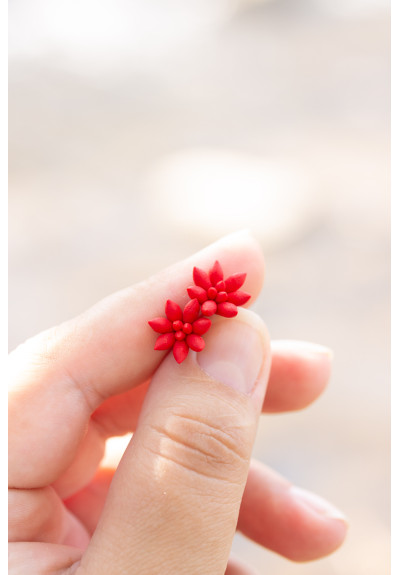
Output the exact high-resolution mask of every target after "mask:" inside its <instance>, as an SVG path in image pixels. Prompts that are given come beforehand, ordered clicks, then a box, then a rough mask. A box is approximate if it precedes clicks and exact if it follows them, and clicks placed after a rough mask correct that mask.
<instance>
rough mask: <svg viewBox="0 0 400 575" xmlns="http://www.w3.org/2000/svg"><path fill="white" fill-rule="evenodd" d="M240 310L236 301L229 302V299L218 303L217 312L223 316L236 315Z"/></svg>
mask: <svg viewBox="0 0 400 575" xmlns="http://www.w3.org/2000/svg"><path fill="white" fill-rule="evenodd" d="M237 313H238V310H237V307H236V306H235V304H234V303H229V302H227V301H225V302H223V303H219V304H218V308H217V314H218V315H222V316H223V317H235V315H237Z"/></svg>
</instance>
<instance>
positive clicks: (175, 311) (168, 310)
mask: <svg viewBox="0 0 400 575" xmlns="http://www.w3.org/2000/svg"><path fill="white" fill-rule="evenodd" d="M165 315H166V316H167V318H168V319H169V320H171V321H176V320H178V319H182V310H181V308H180V307H179V305H178V304H177V303H175V302H174V301H171V300H170V299H169V300H167V303H166V304H165Z"/></svg>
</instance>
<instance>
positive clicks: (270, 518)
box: [238, 461, 347, 561]
mask: <svg viewBox="0 0 400 575" xmlns="http://www.w3.org/2000/svg"><path fill="white" fill-rule="evenodd" d="M238 529H239V530H240V531H242V532H243V533H244V534H245V535H246V536H247V537H250V538H251V539H252V540H253V541H255V542H256V543H259V544H260V545H263V546H264V547H267V548H268V549H270V550H272V551H275V552H276V553H279V554H280V555H283V556H284V557H287V558H288V559H291V560H293V561H311V560H313V559H318V558H320V557H324V556H325V555H328V554H330V553H332V552H333V551H335V549H337V548H338V547H339V546H340V545H341V544H342V543H343V540H344V538H345V536H346V532H347V521H346V519H345V517H344V516H343V514H342V513H341V512H340V511H339V510H337V509H336V508H335V507H333V506H332V505H331V504H330V503H328V502H327V501H325V500H324V499H322V498H321V497H318V496H317V495H314V494H313V493H310V492H309V491H305V490H303V489H300V488H298V487H294V486H293V485H291V483H290V482H289V481H287V480H286V479H284V478H283V477H282V476H280V475H278V474H277V473H275V472H274V471H272V470H270V469H268V468H267V467H265V466H264V465H262V464H260V463H258V462H254V461H253V462H252V465H251V468H250V472H249V476H248V479H247V484H246V488H245V491H244V494H243V499H242V504H241V508H240V513H239V521H238Z"/></svg>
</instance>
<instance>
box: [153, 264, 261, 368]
mask: <svg viewBox="0 0 400 575" xmlns="http://www.w3.org/2000/svg"><path fill="white" fill-rule="evenodd" d="M245 279H246V274H245V273H236V274H233V275H231V276H229V277H228V278H226V280H224V274H223V272H222V268H221V265H220V264H219V262H218V261H216V262H215V263H214V265H213V267H212V268H211V269H210V271H209V273H207V272H205V271H203V270H201V269H199V268H196V267H195V268H193V280H194V283H195V285H194V286H191V287H189V288H188V289H187V292H188V294H189V296H190V297H191V298H192V299H191V300H190V301H189V302H188V303H187V304H186V305H185V307H184V308H183V310H182V309H181V308H180V306H179V305H178V304H177V303H175V302H173V301H171V300H167V303H166V304H165V315H166V317H157V318H155V319H152V320H150V321H149V322H148V323H149V325H150V327H152V329H154V331H155V332H157V333H159V334H160V335H159V336H158V338H157V341H156V345H155V347H154V349H155V350H169V349H171V348H172V353H173V355H174V358H175V359H176V361H177V362H178V363H182V361H184V360H185V359H186V357H187V355H188V353H189V349H192V350H193V351H196V352H199V351H202V350H203V349H204V346H205V342H204V339H203V338H202V337H201V336H202V335H204V334H205V333H206V332H207V331H208V330H209V329H210V327H211V320H210V319H209V316H212V315H214V314H218V315H221V316H224V317H228V318H229V317H234V316H236V315H237V313H238V311H237V306H240V305H243V304H245V303H246V302H247V301H248V300H249V299H250V297H251V296H250V294H248V293H246V292H244V291H239V288H240V287H242V285H243V283H244V281H245ZM204 316H206V317H204Z"/></svg>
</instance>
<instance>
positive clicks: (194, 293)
mask: <svg viewBox="0 0 400 575" xmlns="http://www.w3.org/2000/svg"><path fill="white" fill-rule="evenodd" d="M187 292H188V294H189V297H190V299H197V300H198V302H199V303H204V302H205V301H207V292H206V290H205V289H203V288H202V287H199V286H190V287H188V288H187Z"/></svg>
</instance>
